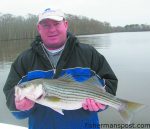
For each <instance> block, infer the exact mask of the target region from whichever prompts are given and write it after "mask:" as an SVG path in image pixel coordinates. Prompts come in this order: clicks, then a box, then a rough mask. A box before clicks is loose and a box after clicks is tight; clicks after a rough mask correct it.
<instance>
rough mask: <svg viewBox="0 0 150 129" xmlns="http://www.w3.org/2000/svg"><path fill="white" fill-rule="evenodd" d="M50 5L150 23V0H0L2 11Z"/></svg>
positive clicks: (77, 12)
mask: <svg viewBox="0 0 150 129" xmlns="http://www.w3.org/2000/svg"><path fill="white" fill-rule="evenodd" d="M46 8H57V9H61V10H63V11H64V12H65V13H70V14H75V15H83V16H86V17H88V18H94V19H96V20H99V21H107V22H109V23H110V24H111V25H112V26H118V25H120V26H124V25H126V24H135V23H137V24H150V0H0V12H1V13H2V14H4V13H10V14H14V15H23V16H25V15H27V14H28V13H31V14H36V15H38V13H39V12H41V11H42V10H44V9H46Z"/></svg>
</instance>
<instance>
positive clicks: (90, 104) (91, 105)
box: [82, 98, 106, 112]
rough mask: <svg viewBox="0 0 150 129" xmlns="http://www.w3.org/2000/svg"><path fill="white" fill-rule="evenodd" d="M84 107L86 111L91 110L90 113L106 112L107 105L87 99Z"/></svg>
mask: <svg viewBox="0 0 150 129" xmlns="http://www.w3.org/2000/svg"><path fill="white" fill-rule="evenodd" d="M82 107H83V109H84V110H89V111H95V112H96V111H99V110H104V109H105V108H106V106H105V105H103V104H101V103H98V102H95V100H94V99H91V98H87V99H86V100H85V103H83V104H82Z"/></svg>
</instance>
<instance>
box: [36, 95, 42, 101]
mask: <svg viewBox="0 0 150 129" xmlns="http://www.w3.org/2000/svg"><path fill="white" fill-rule="evenodd" d="M43 97H44V95H40V96H39V97H38V98H37V99H36V100H39V99H42V98H43Z"/></svg>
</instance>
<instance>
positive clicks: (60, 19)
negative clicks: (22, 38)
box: [38, 16, 63, 23]
mask: <svg viewBox="0 0 150 129" xmlns="http://www.w3.org/2000/svg"><path fill="white" fill-rule="evenodd" d="M45 19H51V20H54V21H62V20H63V17H61V16H47V17H42V18H41V19H39V21H38V23H39V22H41V21H43V20H45Z"/></svg>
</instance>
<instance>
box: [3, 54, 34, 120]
mask: <svg viewBox="0 0 150 129" xmlns="http://www.w3.org/2000/svg"><path fill="white" fill-rule="evenodd" d="M24 75H25V70H24V68H23V64H22V61H21V58H20V57H18V58H17V59H16V60H15V62H14V63H13V64H12V65H11V69H10V72H9V75H8V78H7V80H6V83H5V85H4V88H3V92H4V94H5V96H6V105H7V107H8V109H9V110H10V111H11V112H12V114H13V115H15V116H16V117H17V118H26V117H28V116H29V115H30V113H31V111H18V110H17V109H16V106H15V88H14V87H15V85H17V84H18V82H19V81H20V79H21V78H22V76H24ZM31 110H32V109H31Z"/></svg>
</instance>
